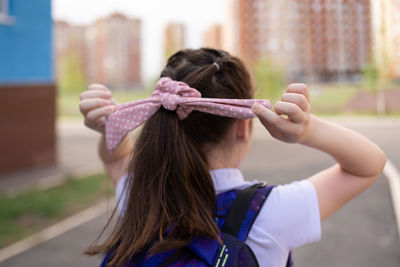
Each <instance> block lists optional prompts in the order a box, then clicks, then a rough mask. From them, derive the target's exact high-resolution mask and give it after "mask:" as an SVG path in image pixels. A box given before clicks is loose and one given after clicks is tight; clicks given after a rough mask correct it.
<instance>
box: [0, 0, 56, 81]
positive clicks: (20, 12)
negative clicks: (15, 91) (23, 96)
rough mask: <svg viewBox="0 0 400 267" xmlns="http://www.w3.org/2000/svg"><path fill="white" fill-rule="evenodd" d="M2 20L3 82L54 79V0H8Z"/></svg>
mask: <svg viewBox="0 0 400 267" xmlns="http://www.w3.org/2000/svg"><path fill="white" fill-rule="evenodd" d="M9 5H10V16H12V17H14V22H13V23H12V24H11V25H3V24H1V23H0V84H7V83H18V84H21V83H49V82H53V50H52V46H53V45H52V25H53V22H52V18H51V0H9Z"/></svg>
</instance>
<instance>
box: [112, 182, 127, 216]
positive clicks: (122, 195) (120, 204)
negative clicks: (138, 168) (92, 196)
mask: <svg viewBox="0 0 400 267" xmlns="http://www.w3.org/2000/svg"><path fill="white" fill-rule="evenodd" d="M127 177H128V175H127V174H124V175H123V176H122V177H121V178H120V179H119V180H118V182H117V186H116V188H115V200H116V201H117V210H118V212H119V214H120V216H121V215H123V214H124V213H125V208H126V207H125V201H126V196H127V192H126V191H127V190H126V189H125V184H126V179H127Z"/></svg>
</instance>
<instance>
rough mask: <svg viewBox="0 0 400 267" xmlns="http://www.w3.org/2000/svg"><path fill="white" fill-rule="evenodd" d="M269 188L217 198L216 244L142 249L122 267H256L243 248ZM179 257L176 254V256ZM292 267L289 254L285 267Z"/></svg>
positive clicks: (259, 186)
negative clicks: (149, 252) (154, 250)
mask: <svg viewBox="0 0 400 267" xmlns="http://www.w3.org/2000/svg"><path fill="white" fill-rule="evenodd" d="M272 188H273V186H265V185H264V184H255V185H252V186H250V187H248V188H245V189H243V190H230V191H227V192H224V193H222V194H219V195H218V196H217V201H216V214H215V221H216V224H217V226H218V228H219V229H220V230H221V233H220V238H221V240H222V244H220V243H219V242H218V241H217V240H216V239H215V238H210V237H203V236H202V237H197V238H195V239H194V240H193V241H192V242H190V243H189V244H188V245H187V246H186V247H185V248H183V249H181V250H179V251H176V250H170V251H166V252H163V253H158V254H156V255H153V256H151V257H146V249H144V250H143V251H142V252H141V253H138V254H135V255H134V256H133V257H132V258H131V260H130V261H129V262H128V264H126V265H125V266H126V267H133V266H145V267H156V266H160V265H163V263H164V264H165V262H166V261H170V262H171V259H174V260H172V262H171V264H168V265H164V266H168V267H172V266H179V267H180V266H182V267H183V266H185V267H209V266H212V267H225V266H226V267H228V266H229V267H244V266H245V267H253V266H254V267H257V266H259V265H258V261H257V259H256V257H255V255H254V253H253V252H252V250H251V249H250V248H249V247H248V246H247V244H245V242H244V241H245V240H246V238H247V235H248V233H249V232H250V229H251V226H252V225H253V223H254V221H255V219H256V216H257V214H258V212H259V211H260V209H261V207H262V205H263V203H264V201H265V200H266V199H267V198H268V196H269V193H270V192H271V190H272ZM178 253H179V254H178ZM109 257H110V253H107V254H106V255H105V257H104V259H103V261H102V263H101V265H100V267H107V266H108V265H107V262H109V260H110V259H109ZM289 266H292V260H291V253H290V254H289V258H288V264H287V267H289Z"/></svg>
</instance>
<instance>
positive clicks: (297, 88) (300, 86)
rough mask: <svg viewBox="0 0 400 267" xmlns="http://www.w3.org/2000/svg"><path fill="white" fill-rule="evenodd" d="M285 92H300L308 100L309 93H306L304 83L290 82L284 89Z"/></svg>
mask: <svg viewBox="0 0 400 267" xmlns="http://www.w3.org/2000/svg"><path fill="white" fill-rule="evenodd" d="M285 93H297V94H302V95H304V96H305V97H306V99H307V101H308V102H310V95H309V94H308V89H307V86H306V85H305V84H304V83H292V84H290V85H289V86H288V88H287V89H286V90H285Z"/></svg>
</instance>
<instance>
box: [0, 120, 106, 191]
mask: <svg viewBox="0 0 400 267" xmlns="http://www.w3.org/2000/svg"><path fill="white" fill-rule="evenodd" d="M98 139H99V134H97V133H96V132H94V131H91V130H89V129H87V128H86V127H84V126H83V123H82V122H81V121H80V120H76V121H67V122H60V123H58V124H57V146H56V149H57V164H56V165H53V166H48V167H43V168H38V169H28V170H22V171H18V172H13V173H8V174H2V175H0V193H15V192H18V191H21V190H23V189H25V188H30V187H33V186H40V187H51V186H53V185H56V184H60V183H62V182H63V181H64V180H65V178H66V177H67V176H68V175H77V176H81V175H86V174H91V173H93V172H98V171H101V170H102V165H101V162H100V159H99V158H98V157H97V154H96V153H97V150H96V145H97V141H98Z"/></svg>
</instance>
